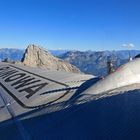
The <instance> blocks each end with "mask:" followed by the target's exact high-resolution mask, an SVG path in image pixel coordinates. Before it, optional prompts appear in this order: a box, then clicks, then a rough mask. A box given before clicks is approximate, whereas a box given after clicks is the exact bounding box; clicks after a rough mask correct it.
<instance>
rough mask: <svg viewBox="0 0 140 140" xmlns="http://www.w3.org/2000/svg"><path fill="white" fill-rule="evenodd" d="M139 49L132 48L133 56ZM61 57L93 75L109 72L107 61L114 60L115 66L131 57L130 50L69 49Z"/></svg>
mask: <svg viewBox="0 0 140 140" xmlns="http://www.w3.org/2000/svg"><path fill="white" fill-rule="evenodd" d="M139 53H140V51H138V50H131V51H130V54H131V56H132V57H134V56H136V55H137V54H139ZM60 58H61V59H64V60H66V61H67V62H69V63H71V64H73V65H75V66H77V67H78V68H79V69H80V70H81V71H82V72H84V73H89V74H93V75H106V74H107V61H108V60H111V61H113V63H114V65H115V67H116V68H117V67H118V66H120V65H122V64H123V63H126V62H127V61H128V58H129V51H127V50H126V51H125V50H122V51H98V52H94V51H86V52H80V51H69V52H67V53H65V54H62V55H61V56H60Z"/></svg>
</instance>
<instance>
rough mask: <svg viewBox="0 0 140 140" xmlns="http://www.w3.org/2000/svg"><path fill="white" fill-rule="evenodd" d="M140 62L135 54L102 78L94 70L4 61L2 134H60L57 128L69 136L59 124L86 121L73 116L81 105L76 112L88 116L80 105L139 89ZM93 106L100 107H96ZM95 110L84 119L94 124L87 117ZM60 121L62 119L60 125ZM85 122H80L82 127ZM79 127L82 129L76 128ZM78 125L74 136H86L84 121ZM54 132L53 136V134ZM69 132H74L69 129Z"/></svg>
mask: <svg viewBox="0 0 140 140" xmlns="http://www.w3.org/2000/svg"><path fill="white" fill-rule="evenodd" d="M139 66H140V59H136V60H134V61H132V62H129V63H127V64H126V65H123V66H122V67H120V68H119V69H118V70H117V71H116V72H114V73H112V74H110V75H109V76H107V77H105V78H104V79H102V78H101V77H96V76H93V75H86V74H74V73H68V72H63V71H50V70H45V69H40V68H31V67H26V66H23V65H16V64H9V63H3V62H1V63H0V136H1V138H3V139H8V138H11V137H13V139H40V138H42V139H43V138H44V139H57V138H58V137H59V133H60V138H58V139H62V136H63V137H64V138H66V135H65V134H63V133H62V132H61V131H60V130H59V131H58V129H62V130H65V129H70V128H69V126H71V125H72V124H73V123H74V122H79V123H81V124H83V121H84V120H81V121H79V120H77V119H78V118H77V119H76V118H75V117H76V116H75V114H77V110H78V111H79V110H81V111H82V112H80V113H79V114H80V116H79V114H78V115H77V116H79V119H80V117H82V116H85V115H83V114H84V112H85V110H83V109H80V108H81V107H83V105H85V104H87V103H95V106H96V102H94V101H95V100H97V99H99V98H101V97H106V96H110V95H117V94H120V93H128V92H130V91H134V90H135V91H137V92H139V89H140V71H139V70H140V69H139ZM89 108H90V110H88V108H87V110H86V113H88V112H87V111H89V112H92V111H93V110H91V106H89ZM93 108H94V107H93ZM94 110H96V109H95V108H94ZM94 113H95V112H94ZM97 114H98V111H97ZM94 115H96V113H95V114H94ZM94 115H93V114H91V115H88V116H86V118H85V119H86V122H89V123H91V124H93V123H92V122H91V120H90V121H88V119H91V118H90V116H92V117H93V116H94ZM98 115H99V114H98ZM69 116H72V118H71V119H72V120H74V122H71V121H70V122H71V123H70V124H68V122H66V121H64V120H67V119H68V118H69ZM103 116H104V115H103ZM75 119H76V120H75ZM96 119H97V118H96ZM68 120H70V118H69V119H68ZM60 122H63V125H62V126H61V123H60ZM93 122H94V121H93ZM94 123H95V122H94ZM81 124H79V125H78V124H77V125H78V126H80V125H81ZM77 125H74V124H73V125H72V126H71V127H76V128H77ZM86 125H87V124H86ZM86 127H88V126H86ZM79 128H80V130H77V129H79ZM38 129H39V130H38ZM77 129H76V130H77V133H75V129H74V128H73V131H72V134H73V137H74V136H75V138H76V139H77V135H78V137H79V138H80V135H82V134H81V133H80V132H79V131H81V129H83V126H81V127H78V128H77ZM8 130H10V132H9V131H8ZM70 130H71V129H70ZM84 130H85V129H84ZM57 131H58V132H59V133H57ZM6 132H9V134H7V135H5V133H6ZM47 132H49V133H47ZM53 132H54V134H55V135H53ZM68 132H69V131H68ZM68 132H67V133H68ZM88 133H89V132H85V133H83V135H84V136H87V137H88V135H87V134H88ZM67 135H68V136H69V137H70V136H71V135H70V134H67ZM90 135H91V134H90ZM95 135H96V134H95ZM91 137H92V136H91ZM85 138H86V137H85ZM71 139H72V137H71ZM73 139H74V138H73Z"/></svg>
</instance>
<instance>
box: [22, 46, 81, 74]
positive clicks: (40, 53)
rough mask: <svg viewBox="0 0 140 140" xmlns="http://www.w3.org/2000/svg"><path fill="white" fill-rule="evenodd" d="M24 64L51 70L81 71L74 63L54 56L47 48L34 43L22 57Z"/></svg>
mask: <svg viewBox="0 0 140 140" xmlns="http://www.w3.org/2000/svg"><path fill="white" fill-rule="evenodd" d="M22 62H23V64H24V65H27V66H32V67H36V66H37V67H41V68H46V69H50V70H61V71H67V72H74V73H80V70H79V69H78V68H77V67H75V66H74V65H71V64H69V63H68V62H65V61H64V60H62V59H59V58H57V57H55V56H53V55H52V54H51V53H50V52H48V51H47V50H46V49H43V48H41V47H39V46H36V45H34V44H32V45H29V46H28V47H27V49H26V51H25V53H24V56H23V58H22Z"/></svg>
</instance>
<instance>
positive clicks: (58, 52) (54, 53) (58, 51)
mask: <svg viewBox="0 0 140 140" xmlns="http://www.w3.org/2000/svg"><path fill="white" fill-rule="evenodd" d="M49 52H50V53H51V54H53V55H55V56H59V55H62V54H64V53H66V52H68V50H49Z"/></svg>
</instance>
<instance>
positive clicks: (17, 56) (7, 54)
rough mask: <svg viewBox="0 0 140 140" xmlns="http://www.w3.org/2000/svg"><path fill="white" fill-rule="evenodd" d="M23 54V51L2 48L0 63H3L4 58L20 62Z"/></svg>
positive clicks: (0, 50)
mask: <svg viewBox="0 0 140 140" xmlns="http://www.w3.org/2000/svg"><path fill="white" fill-rule="evenodd" d="M23 54H24V50H20V49H9V48H3V49H0V61H3V60H4V59H6V58H8V59H10V60H14V61H17V60H18V61H20V60H21V58H22V56H23Z"/></svg>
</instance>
